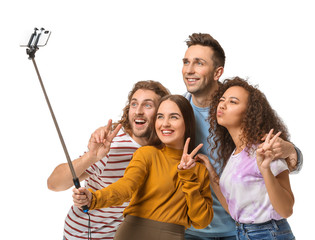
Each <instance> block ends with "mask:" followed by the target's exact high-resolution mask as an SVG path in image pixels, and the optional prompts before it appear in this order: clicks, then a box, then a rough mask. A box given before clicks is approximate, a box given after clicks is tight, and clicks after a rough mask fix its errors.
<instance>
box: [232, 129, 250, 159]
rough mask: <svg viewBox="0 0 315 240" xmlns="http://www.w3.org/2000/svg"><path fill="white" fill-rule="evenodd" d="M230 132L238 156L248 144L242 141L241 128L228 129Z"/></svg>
mask: <svg viewBox="0 0 315 240" xmlns="http://www.w3.org/2000/svg"><path fill="white" fill-rule="evenodd" d="M228 131H229V133H230V135H231V137H232V139H233V142H234V144H235V148H236V150H235V152H234V154H238V153H240V152H241V151H242V150H243V149H244V148H245V146H246V143H245V142H243V141H242V140H241V135H242V131H241V129H240V128H235V129H228Z"/></svg>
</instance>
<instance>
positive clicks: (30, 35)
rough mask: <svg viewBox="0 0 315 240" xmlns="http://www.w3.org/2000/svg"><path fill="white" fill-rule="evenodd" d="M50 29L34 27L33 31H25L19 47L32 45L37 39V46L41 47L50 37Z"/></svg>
mask: <svg viewBox="0 0 315 240" xmlns="http://www.w3.org/2000/svg"><path fill="white" fill-rule="evenodd" d="M50 34H51V31H49V30H45V29H44V28H41V29H37V28H35V29H34V31H33V32H31V31H29V32H26V33H25V34H24V35H23V37H22V40H21V42H20V46H21V47H30V46H34V45H35V43H36V41H37V47H43V46H45V45H46V44H47V42H48V39H49V37H50Z"/></svg>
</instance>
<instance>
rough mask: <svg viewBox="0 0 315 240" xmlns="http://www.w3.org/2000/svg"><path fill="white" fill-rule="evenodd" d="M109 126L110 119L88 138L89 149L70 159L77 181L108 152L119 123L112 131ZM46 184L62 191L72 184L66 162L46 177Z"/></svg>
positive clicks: (110, 123)
mask: <svg viewBox="0 0 315 240" xmlns="http://www.w3.org/2000/svg"><path fill="white" fill-rule="evenodd" d="M111 126H112V120H109V121H108V124H107V126H106V127H102V128H99V129H97V130H96V131H95V132H94V133H93V134H92V135H91V138H90V140H89V144H88V149H89V151H88V152H87V153H85V154H84V155H83V156H81V157H80V158H78V159H75V160H73V161H72V164H73V168H74V170H75V172H76V175H77V176H78V178H79V181H82V180H84V179H86V178H87V177H88V174H87V173H86V172H85V170H86V169H88V168H89V167H90V166H91V165H93V164H94V163H96V162H97V161H99V160H100V159H102V158H103V157H105V156H106V154H107V153H108V152H109V150H110V145H111V141H112V140H113V138H114V137H115V136H116V135H117V133H118V131H119V130H120V128H121V125H118V126H117V127H116V128H115V130H114V131H112V130H111ZM47 186H48V189H50V190H52V191H64V190H67V189H69V188H70V187H72V186H73V181H72V175H71V171H70V168H69V166H68V164H67V163H63V164H60V165H58V166H57V167H56V168H55V169H54V171H53V172H52V174H51V175H50V176H49V178H48V179H47Z"/></svg>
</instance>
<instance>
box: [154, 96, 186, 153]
mask: <svg viewBox="0 0 315 240" xmlns="http://www.w3.org/2000/svg"><path fill="white" fill-rule="evenodd" d="M155 130H156V133H157V135H158V137H159V139H160V140H161V142H162V143H164V144H165V146H167V147H171V148H175V149H183V147H184V136H185V122H184V118H183V115H182V113H181V111H180V109H179V107H178V106H177V104H176V103H175V102H173V101H171V100H165V101H164V102H162V103H161V104H160V107H159V109H158V111H157V115H156V121H155Z"/></svg>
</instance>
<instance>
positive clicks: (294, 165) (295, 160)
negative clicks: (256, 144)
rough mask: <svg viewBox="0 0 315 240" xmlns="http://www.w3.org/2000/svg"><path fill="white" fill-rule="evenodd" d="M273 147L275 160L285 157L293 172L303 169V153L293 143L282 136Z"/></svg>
mask: <svg viewBox="0 0 315 240" xmlns="http://www.w3.org/2000/svg"><path fill="white" fill-rule="evenodd" d="M265 138H266V136H265V137H264V138H263V139H262V140H265ZM272 148H273V149H272V150H273V153H274V160H277V159H279V158H281V159H285V160H286V162H287V164H288V167H289V170H290V172H292V173H298V172H299V171H300V170H301V168H302V164H303V154H302V152H301V150H300V149H299V148H297V147H296V146H295V145H294V144H293V143H291V142H288V141H284V140H283V139H282V138H281V137H278V138H277V140H276V142H275V143H274V144H273V147H272Z"/></svg>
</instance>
